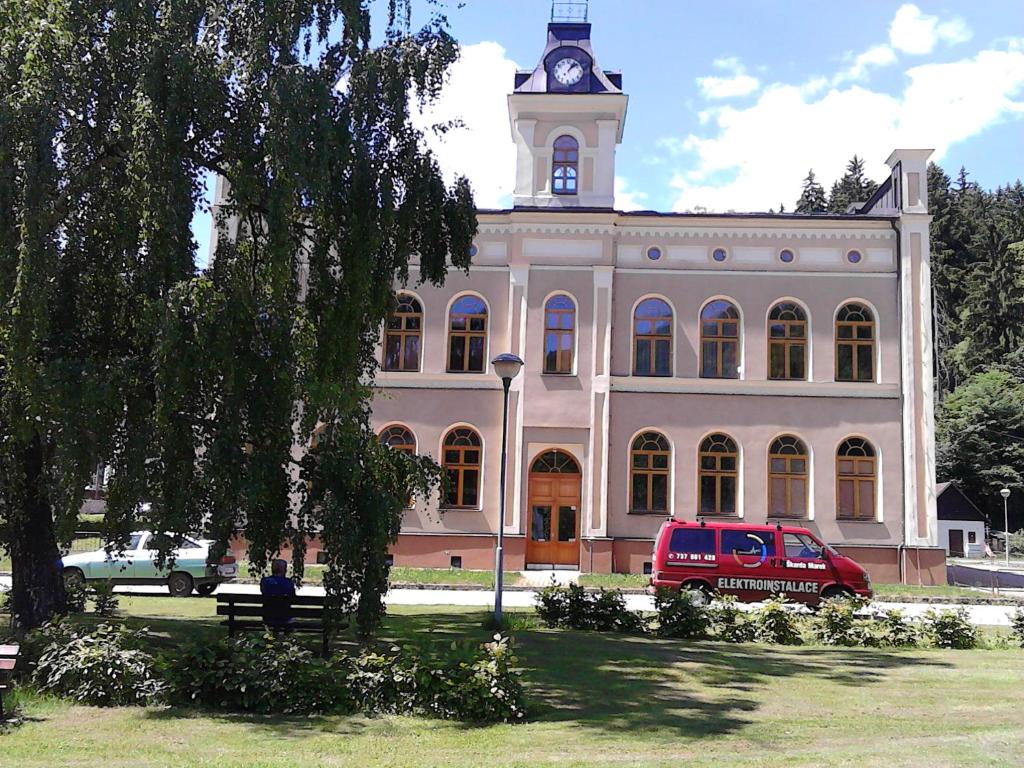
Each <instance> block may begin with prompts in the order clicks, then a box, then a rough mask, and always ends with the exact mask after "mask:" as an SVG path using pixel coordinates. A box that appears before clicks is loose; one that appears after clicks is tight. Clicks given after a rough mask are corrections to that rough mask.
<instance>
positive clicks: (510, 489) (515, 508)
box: [502, 266, 530, 533]
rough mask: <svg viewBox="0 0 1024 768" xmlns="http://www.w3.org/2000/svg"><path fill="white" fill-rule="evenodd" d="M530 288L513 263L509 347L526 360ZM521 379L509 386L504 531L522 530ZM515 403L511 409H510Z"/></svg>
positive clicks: (526, 273) (525, 270) (523, 270)
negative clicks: (507, 461)
mask: <svg viewBox="0 0 1024 768" xmlns="http://www.w3.org/2000/svg"><path fill="white" fill-rule="evenodd" d="M529 287H530V268H529V266H514V267H510V268H509V271H508V306H509V310H510V311H509V317H508V349H509V351H511V352H512V353H513V354H515V355H519V357H520V359H522V360H527V359H528V353H527V343H526V314H527V307H528V298H529V296H528V294H529ZM523 382H524V377H523V376H522V375H520V376H517V377H516V378H515V379H513V380H512V386H511V388H510V392H509V397H510V403H509V405H510V407H509V410H510V412H511V414H510V415H511V416H512V418H510V419H509V422H510V423H509V442H510V443H511V445H509V446H507V448H508V456H509V467H508V475H507V483H506V489H505V502H506V504H505V520H503V521H502V523H503V524H504V526H505V532H506V533H522V532H523V522H522V491H521V489H522V486H523V407H524V406H523V402H524V398H523ZM513 406H514V411H513Z"/></svg>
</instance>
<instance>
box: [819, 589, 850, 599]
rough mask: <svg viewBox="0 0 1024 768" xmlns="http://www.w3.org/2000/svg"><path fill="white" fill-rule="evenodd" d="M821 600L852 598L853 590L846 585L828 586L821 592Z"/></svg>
mask: <svg viewBox="0 0 1024 768" xmlns="http://www.w3.org/2000/svg"><path fill="white" fill-rule="evenodd" d="M821 599H822V600H852V599H853V592H851V591H850V590H848V589H846V587H829V588H827V589H826V590H825V591H824V592H822V593H821Z"/></svg>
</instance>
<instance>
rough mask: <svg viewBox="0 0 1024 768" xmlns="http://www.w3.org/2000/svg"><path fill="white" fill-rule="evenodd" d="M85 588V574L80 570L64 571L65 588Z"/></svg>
mask: <svg viewBox="0 0 1024 768" xmlns="http://www.w3.org/2000/svg"><path fill="white" fill-rule="evenodd" d="M84 586H85V574H84V573H82V572H81V570H79V569H78V568H65V569H64V587H65V588H67V587H72V588H74V587H84Z"/></svg>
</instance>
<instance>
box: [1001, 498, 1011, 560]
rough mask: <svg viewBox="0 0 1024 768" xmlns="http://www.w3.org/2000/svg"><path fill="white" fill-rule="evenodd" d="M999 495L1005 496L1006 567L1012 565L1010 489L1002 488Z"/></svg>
mask: <svg viewBox="0 0 1024 768" xmlns="http://www.w3.org/2000/svg"><path fill="white" fill-rule="evenodd" d="M999 495H1000V496H1002V497H1003V532H1004V533H1005V534H1006V538H1005V539H1004V541H1005V542H1006V567H1007V568H1009V567H1010V507H1009V504H1008V501H1007V500H1008V499H1009V498H1010V489H1009V488H1002V489H1000V491H999Z"/></svg>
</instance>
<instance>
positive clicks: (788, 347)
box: [768, 301, 807, 380]
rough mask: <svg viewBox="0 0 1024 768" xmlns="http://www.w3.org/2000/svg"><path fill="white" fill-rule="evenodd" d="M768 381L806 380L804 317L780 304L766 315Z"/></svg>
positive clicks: (790, 304) (793, 305)
mask: <svg viewBox="0 0 1024 768" xmlns="http://www.w3.org/2000/svg"><path fill="white" fill-rule="evenodd" d="M768 378H769V379H796V380H803V379H806V378H807V313H806V312H804V310H803V307H801V306H800V305H799V304H797V303H795V302H792V301H781V302H779V303H778V304H776V305H775V306H774V307H772V311H771V312H769V313H768Z"/></svg>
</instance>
